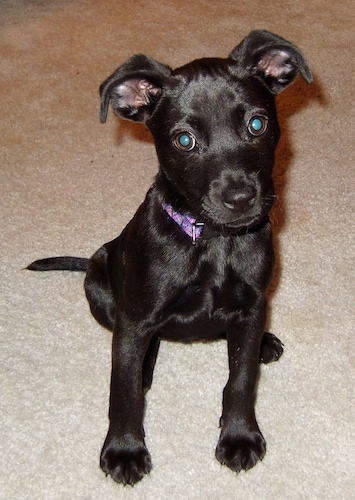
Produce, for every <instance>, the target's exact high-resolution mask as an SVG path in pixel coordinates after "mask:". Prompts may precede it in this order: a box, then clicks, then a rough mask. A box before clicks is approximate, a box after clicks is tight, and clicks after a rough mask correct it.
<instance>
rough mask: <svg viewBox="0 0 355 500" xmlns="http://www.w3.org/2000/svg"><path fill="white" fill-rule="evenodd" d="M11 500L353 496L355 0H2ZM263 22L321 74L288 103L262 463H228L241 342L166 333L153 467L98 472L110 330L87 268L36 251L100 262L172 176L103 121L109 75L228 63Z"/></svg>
mask: <svg viewBox="0 0 355 500" xmlns="http://www.w3.org/2000/svg"><path fill="white" fill-rule="evenodd" d="M0 23H1V26H0V91H1V108H0V109H1V133H0V147H1V150H0V151H1V153H0V158H1V184H0V186H1V187H0V189H1V192H0V194H1V196H0V204H1V221H2V222H1V243H0V244H1V274H0V277H1V296H0V329H1V336H0V342H1V351H0V356H1V360H0V373H1V429H0V448H1V456H0V466H1V471H0V498H2V499H3V498H4V499H22V498H23V499H25V498H29V499H42V498H43V499H49V498H58V499H62V498H63V499H72V498H73V499H99V498H105V499H115V498H122V499H125V498H129V499H149V500H150V499H184V500H185V499H209V500H215V499H217V500H218V499H223V500H224V499H226V500H229V499H243V500H244V499H266V500H269V499H270V500H271V499H295V500H299V499H337V500H339V499H350V498H354V486H355V483H354V470H355V461H354V445H355V442H354V434H355V432H354V420H355V419H354V391H353V384H354V316H353V307H354V306H353V299H354V222H353V221H354V196H353V193H354V159H353V154H352V153H353V142H354V78H353V75H354V50H353V47H354V42H355V40H354V32H355V24H354V5H353V2H352V1H351V0H345V1H343V2H335V1H330V0H298V1H294V0H285V1H281V0H280V1H271V2H265V1H253V0H249V1H245V0H239V1H237V0H233V1H229V0H228V1H223V2H218V1H215V2H207V1H205V2H204V1H202V0H200V1H192V2H187V1H186V0H184V1H182V0H175V1H174V0H160V1H159V2H158V1H153V0H147V1H143V0H136V1H132V0H105V1H101V0H96V1H95V0H71V1H69V0H67V1H66V0H52V1H50V0H37V1H34V0H27V1H26V0H1V2H0ZM254 28H266V29H269V30H271V31H274V32H276V33H278V34H280V35H281V36H283V37H285V38H287V39H289V40H292V41H293V42H295V43H296V44H298V45H299V46H300V47H301V48H302V50H303V51H304V53H305V55H306V57H307V58H308V60H309V63H310V66H311V68H312V70H313V72H314V74H315V77H316V78H315V84H314V85H313V86H311V87H308V86H307V85H306V84H304V83H303V82H301V81H298V82H297V83H296V84H295V85H293V86H292V87H290V88H289V89H288V90H287V91H285V93H284V94H282V95H281V96H280V98H279V106H280V113H281V123H282V128H283V131H284V136H283V141H282V143H281V145H280V148H279V154H278V165H277V169H276V181H277V185H278V192H279V194H280V198H281V200H280V205H279V207H278V209H277V210H276V212H275V214H274V218H275V220H276V222H277V224H276V233H277V240H278V245H277V247H278V253H279V266H278V272H277V276H276V278H275V281H274V286H273V290H272V307H271V317H270V328H271V329H272V331H274V332H275V333H277V334H278V335H279V336H280V337H281V338H282V340H283V341H284V343H285V354H284V356H283V358H282V359H281V360H280V362H279V363H276V364H273V365H271V366H265V367H262V370H261V379H260V384H259V398H258V403H257V414H258V418H259V423H260V426H261V428H262V430H263V433H264V435H265V438H266V440H267V443H268V452H267V455H266V457H265V459H264V461H263V462H262V463H260V464H258V465H257V466H256V467H255V468H254V469H253V470H251V471H249V472H248V473H241V474H240V475H239V476H237V475H235V474H233V473H232V472H231V471H230V470H228V469H226V468H223V467H222V466H220V465H219V464H218V463H217V461H216V460H215V459H214V448H215V445H216V442H217V439H218V435H219V429H218V418H219V415H220V411H221V391H222V388H223V386H224V383H225V382H226V377H227V358H226V346H225V344H224V343H217V344H213V345H194V346H182V345H177V344H167V343H165V344H163V346H162V348H161V352H160V357H159V360H158V364H157V368H156V375H155V380H154V385H153V389H152V391H151V392H150V394H149V396H148V403H147V412H146V431H147V444H148V446H149V449H150V451H151V453H152V459H153V465H154V469H153V472H152V473H151V475H150V477H147V478H145V479H144V480H143V481H142V482H141V483H140V484H138V485H137V486H136V487H135V488H134V489H132V488H129V487H128V488H123V487H122V486H120V485H117V484H115V483H114V482H113V481H112V480H111V479H110V478H105V476H104V474H103V473H102V472H101V471H100V469H99V467H98V462H99V452H100V449H101V445H102V441H103V439H104V437H105V434H106V430H107V424H108V421H107V408H108V391H109V377H110V343H111V338H110V334H109V333H108V332H106V331H104V330H103V329H102V328H101V327H99V326H98V325H97V324H96V323H95V321H94V320H93V319H92V318H91V316H90V313H89V310H88V306H87V304H86V300H85V298H84V293H83V290H82V281H83V276H82V275H81V274H69V273H48V274H43V275H41V274H34V273H30V272H28V271H23V270H22V269H23V268H24V267H25V266H26V265H27V264H28V263H29V262H31V261H32V260H34V259H35V258H40V257H46V256H51V255H60V254H72V255H83V256H89V255H91V254H92V253H93V252H94V251H95V250H96V249H97V248H98V247H99V246H100V245H101V244H102V243H103V242H105V241H107V240H109V239H111V238H113V237H115V236H116V235H117V234H118V233H119V232H120V231H121V229H122V228H123V227H124V225H125V224H126V223H127V221H128V220H129V218H130V217H131V215H132V214H133V213H134V211H135V209H136V207H137V205H138V204H139V202H140V201H141V199H142V197H143V196H144V193H145V191H146V190H147V188H148V187H149V185H150V184H151V182H152V179H153V177H154V175H155V172H156V165H157V161H156V158H155V152H154V147H153V144H152V142H151V139H150V136H149V135H148V133H147V132H146V131H145V130H144V128H143V127H141V126H140V125H130V124H121V123H119V121H118V120H117V119H116V118H114V117H113V116H112V113H111V114H110V116H109V120H108V122H107V124H106V125H102V124H100V123H99V120H98V108H99V101H98V86H99V84H100V83H101V82H102V81H103V80H104V79H105V78H106V77H107V76H108V75H109V74H110V73H111V72H112V70H114V69H115V68H116V66H118V65H119V64H120V63H121V62H123V61H124V60H125V59H126V58H127V57H128V56H130V55H131V54H133V53H136V52H143V53H147V54H149V55H151V56H152V57H155V58H156V59H158V60H160V61H162V62H165V63H168V64H171V65H172V66H178V65H180V64H183V63H184V62H187V61H189V60H191V59H194V58H197V57H202V56H225V55H227V54H228V53H229V51H230V50H231V49H232V48H233V47H234V46H235V45H236V44H237V43H238V42H239V41H240V40H241V39H242V37H244V36H245V35H246V34H247V33H248V32H249V31H250V30H251V29H254Z"/></svg>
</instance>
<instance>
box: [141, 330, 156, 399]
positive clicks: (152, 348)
mask: <svg viewBox="0 0 355 500" xmlns="http://www.w3.org/2000/svg"><path fill="white" fill-rule="evenodd" d="M159 345H160V340H159V339H158V337H153V338H152V340H151V341H150V344H149V347H148V349H147V353H146V355H145V358H144V363H143V373H142V376H143V392H144V394H146V393H147V392H148V391H149V389H150V388H151V386H152V381H153V372H154V367H155V362H156V360H157V356H158V350H159Z"/></svg>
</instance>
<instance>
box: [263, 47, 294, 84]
mask: <svg viewBox="0 0 355 500" xmlns="http://www.w3.org/2000/svg"><path fill="white" fill-rule="evenodd" d="M289 57H290V56H289V54H288V53H287V52H284V51H282V50H271V51H270V52H267V53H266V54H265V55H264V56H263V57H262V58H261V59H260V61H259V62H258V68H259V69H261V71H262V72H263V73H264V74H265V76H273V77H274V78H280V76H283V75H285V74H287V73H289V67H288V65H287V64H285V63H286V61H287V60H288V59H289Z"/></svg>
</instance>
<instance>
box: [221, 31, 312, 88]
mask: <svg viewBox="0 0 355 500" xmlns="http://www.w3.org/2000/svg"><path fill="white" fill-rule="evenodd" d="M230 58H231V59H234V60H235V61H237V62H238V63H239V65H240V66H241V67H242V68H243V69H245V70H246V71H247V72H248V73H249V74H251V75H253V76H255V77H256V78H258V79H259V80H261V81H262V82H263V83H264V84H265V85H266V86H267V87H268V89H269V90H270V92H272V93H273V94H278V93H279V92H281V91H282V90H283V89H284V88H286V87H287V86H288V85H289V84H290V83H292V82H293V80H294V79H295V78H296V76H297V75H298V74H300V75H301V76H302V77H303V78H304V79H305V80H306V82H307V83H312V81H313V77H312V73H311V71H310V69H309V68H308V65H307V62H306V60H305V58H304V57H303V55H302V53H301V52H300V50H299V49H298V48H297V47H296V46H295V45H293V44H292V43H290V42H288V41H287V40H284V39H283V38H281V37H279V36H277V35H274V34H273V33H270V32H269V31H263V30H256V31H252V32H251V33H250V34H249V35H248V36H247V37H246V38H245V39H244V40H243V41H242V42H241V43H240V44H239V45H238V46H237V47H236V48H235V49H234V50H233V51H232V52H231V54H230Z"/></svg>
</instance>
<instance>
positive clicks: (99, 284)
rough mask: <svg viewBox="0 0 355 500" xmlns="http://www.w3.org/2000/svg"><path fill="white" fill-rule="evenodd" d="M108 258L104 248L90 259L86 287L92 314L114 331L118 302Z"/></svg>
mask: <svg viewBox="0 0 355 500" xmlns="http://www.w3.org/2000/svg"><path fill="white" fill-rule="evenodd" d="M107 256H108V254H107V250H106V248H105V246H103V247H101V248H99V250H98V251H97V252H96V253H95V254H94V255H93V257H92V258H91V259H90V262H89V267H88V271H87V273H86V277H85V282H84V287H85V293H86V298H87V299H88V302H89V305H90V310H91V314H92V315H93V316H94V318H95V319H96V321H98V322H99V323H100V325H102V326H104V327H105V328H107V329H108V330H111V331H113V327H114V320H115V311H116V301H115V297H114V292H113V290H112V287H111V282H110V277H109V273H108V267H107Z"/></svg>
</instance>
